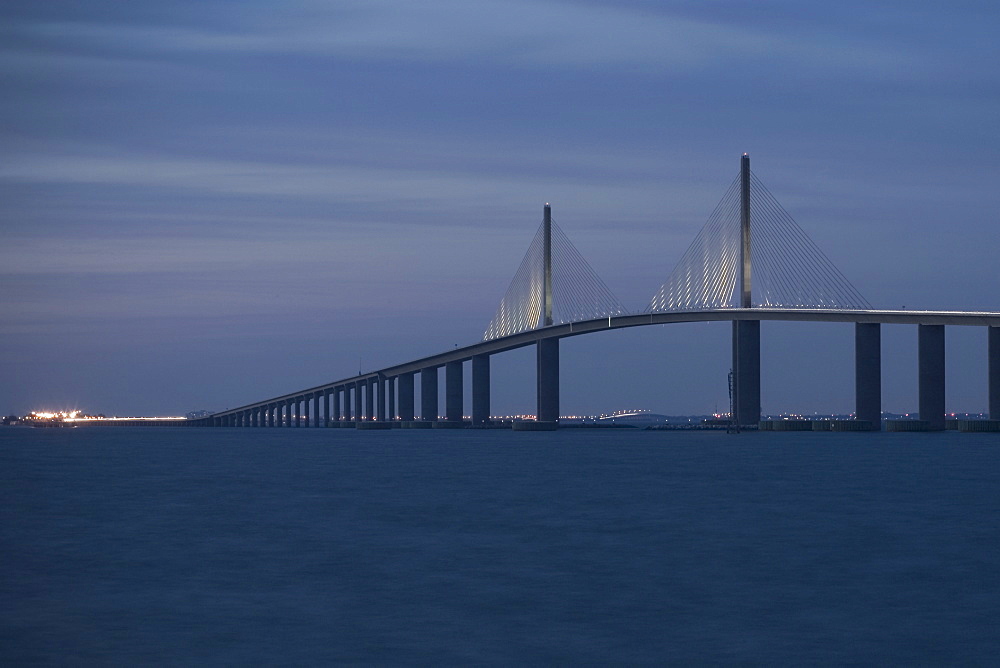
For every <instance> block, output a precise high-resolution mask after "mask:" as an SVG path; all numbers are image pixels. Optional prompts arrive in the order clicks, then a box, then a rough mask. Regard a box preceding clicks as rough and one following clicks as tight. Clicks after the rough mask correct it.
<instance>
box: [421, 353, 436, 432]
mask: <svg viewBox="0 0 1000 668" xmlns="http://www.w3.org/2000/svg"><path fill="white" fill-rule="evenodd" d="M420 417H421V418H422V419H423V421H424V422H437V419H438V370H437V367H435V366H432V367H427V368H425V369H421V370H420Z"/></svg>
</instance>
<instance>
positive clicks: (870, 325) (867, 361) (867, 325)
mask: <svg viewBox="0 0 1000 668" xmlns="http://www.w3.org/2000/svg"><path fill="white" fill-rule="evenodd" d="M854 417H855V418H856V419H858V420H867V421H868V422H871V423H872V429H876V430H879V429H881V428H882V326H881V325H880V324H879V323H877V322H859V323H855V325H854Z"/></svg>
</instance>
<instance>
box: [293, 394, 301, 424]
mask: <svg viewBox="0 0 1000 668" xmlns="http://www.w3.org/2000/svg"><path fill="white" fill-rule="evenodd" d="M292 410H293V412H294V413H295V426H296V427H301V426H302V397H295V398H294V399H292Z"/></svg>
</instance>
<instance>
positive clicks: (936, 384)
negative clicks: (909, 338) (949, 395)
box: [917, 325, 944, 431]
mask: <svg viewBox="0 0 1000 668" xmlns="http://www.w3.org/2000/svg"><path fill="white" fill-rule="evenodd" d="M917 350H918V354H919V357H920V360H919V364H918V366H919V370H920V419H921V420H926V421H927V423H928V424H929V425H930V428H931V429H932V430H935V431H936V430H943V429H944V325H917Z"/></svg>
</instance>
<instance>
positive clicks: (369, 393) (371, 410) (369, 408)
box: [365, 378, 376, 422]
mask: <svg viewBox="0 0 1000 668" xmlns="http://www.w3.org/2000/svg"><path fill="white" fill-rule="evenodd" d="M375 388H376V384H375V379H374V378H369V379H368V380H367V381H366V382H365V411H366V412H365V415H366V416H367V418H368V421H369V422H374V421H375Z"/></svg>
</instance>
